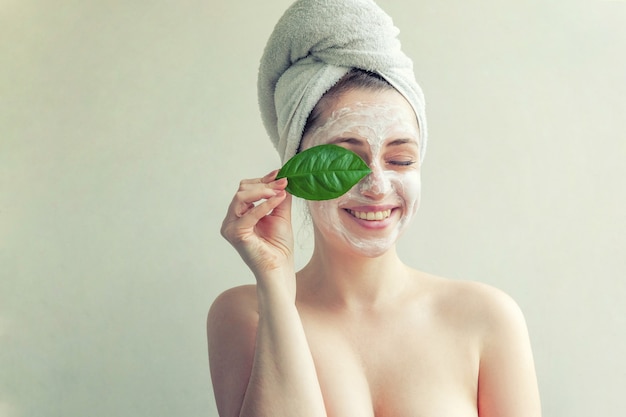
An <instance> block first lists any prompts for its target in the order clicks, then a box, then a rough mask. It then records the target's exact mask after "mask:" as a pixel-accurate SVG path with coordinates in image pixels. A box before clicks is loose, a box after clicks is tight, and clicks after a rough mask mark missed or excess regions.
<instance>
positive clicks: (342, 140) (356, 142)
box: [330, 137, 366, 146]
mask: <svg viewBox="0 0 626 417" xmlns="http://www.w3.org/2000/svg"><path fill="white" fill-rule="evenodd" d="M348 142H349V143H351V144H354V145H358V146H363V145H364V144H365V142H366V141H365V140H363V139H358V138H353V137H345V138H336V139H333V140H332V141H331V142H330V143H332V144H333V145H336V144H338V143H348Z"/></svg>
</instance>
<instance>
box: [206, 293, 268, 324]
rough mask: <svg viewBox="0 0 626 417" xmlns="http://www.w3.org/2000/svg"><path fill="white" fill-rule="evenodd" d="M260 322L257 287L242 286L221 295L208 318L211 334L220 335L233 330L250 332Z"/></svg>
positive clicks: (214, 302)
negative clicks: (240, 329) (238, 329)
mask: <svg viewBox="0 0 626 417" xmlns="http://www.w3.org/2000/svg"><path fill="white" fill-rule="evenodd" d="M257 322H258V307H257V298H256V286H255V285H241V286H238V287H233V288H230V289H227V290H226V291H224V292H222V293H221V294H219V295H218V296H217V297H216V298H215V300H214V301H213V304H212V305H211V308H210V309H209V314H208V316H207V330H208V331H209V333H219V332H221V331H224V330H227V329H228V328H231V329H232V328H233V327H234V326H236V327H238V328H243V329H246V328H247V329H248V330H250V329H251V328H253V327H256V323H257Z"/></svg>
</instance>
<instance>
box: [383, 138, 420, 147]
mask: <svg viewBox="0 0 626 417" xmlns="http://www.w3.org/2000/svg"><path fill="white" fill-rule="evenodd" d="M406 144H409V145H414V146H418V145H417V141H416V140H415V139H408V138H407V139H394V140H392V141H391V142H389V143H388V144H387V146H400V145H406Z"/></svg>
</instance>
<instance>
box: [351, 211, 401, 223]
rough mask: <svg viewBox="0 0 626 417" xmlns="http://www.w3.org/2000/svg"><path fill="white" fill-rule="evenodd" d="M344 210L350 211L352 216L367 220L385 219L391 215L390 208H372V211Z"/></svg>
mask: <svg viewBox="0 0 626 417" xmlns="http://www.w3.org/2000/svg"><path fill="white" fill-rule="evenodd" d="M346 211H347V212H348V213H350V214H351V215H353V216H354V217H356V218H357V219H361V220H368V221H373V220H385V219H386V218H388V217H389V216H390V215H391V209H386V210H372V211H367V210H353V209H346Z"/></svg>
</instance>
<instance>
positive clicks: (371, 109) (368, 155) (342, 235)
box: [302, 90, 420, 257]
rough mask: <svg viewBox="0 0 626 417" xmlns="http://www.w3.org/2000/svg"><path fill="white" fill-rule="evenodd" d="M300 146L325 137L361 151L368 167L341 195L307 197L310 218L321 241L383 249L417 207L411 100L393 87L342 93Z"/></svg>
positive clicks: (373, 252)
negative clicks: (367, 172) (375, 90)
mask: <svg viewBox="0 0 626 417" xmlns="http://www.w3.org/2000/svg"><path fill="white" fill-rule="evenodd" d="M321 121H322V124H321V125H320V126H319V127H317V128H314V129H312V130H311V131H310V132H308V133H307V134H306V135H305V137H304V138H303V141H302V149H303V150H304V149H308V148H310V147H313V146H317V145H322V144H326V143H335V144H337V145H339V146H344V147H346V148H348V149H350V150H352V151H354V152H356V153H357V154H359V155H360V156H361V157H362V158H363V159H364V160H365V162H366V163H368V165H369V166H370V168H371V170H372V173H371V174H369V175H368V176H367V177H365V178H364V179H363V180H361V181H360V182H359V183H358V184H357V185H355V186H354V187H353V188H352V189H351V190H350V191H348V193H346V194H344V195H343V196H341V197H339V198H336V199H333V200H327V201H309V202H308V206H309V210H310V212H311V218H312V220H313V224H314V226H315V228H316V230H317V232H318V233H319V234H321V236H322V237H323V238H324V240H325V241H327V242H329V243H332V244H337V243H339V244H340V243H341V242H344V243H347V244H348V245H349V247H350V248H351V249H352V250H354V251H356V252H357V253H358V254H360V255H363V256H368V257H375V256H379V255H381V254H383V253H385V252H386V251H387V250H389V249H390V248H391V247H392V246H393V245H394V244H395V242H396V241H397V239H398V237H399V236H400V235H401V234H402V232H403V231H404V230H405V229H406V228H407V226H408V225H409V223H410V221H411V219H412V218H413V216H414V214H415V212H416V211H417V209H418V207H419V197H420V171H419V151H418V148H419V147H418V141H419V129H418V126H417V119H416V117H415V113H414V112H413V109H412V108H411V106H410V105H409V104H408V102H406V100H405V99H404V98H403V97H402V96H401V95H400V94H399V93H398V92H396V91H395V90H388V91H384V92H382V93H381V92H370V91H368V90H354V91H349V92H346V93H344V94H343V95H341V96H340V97H339V98H338V99H337V100H336V101H335V103H334V106H333V108H332V109H331V112H330V115H329V116H328V117H327V118H326V120H323V119H322V120H321Z"/></svg>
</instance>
